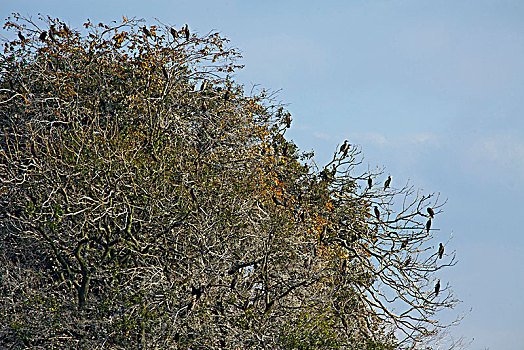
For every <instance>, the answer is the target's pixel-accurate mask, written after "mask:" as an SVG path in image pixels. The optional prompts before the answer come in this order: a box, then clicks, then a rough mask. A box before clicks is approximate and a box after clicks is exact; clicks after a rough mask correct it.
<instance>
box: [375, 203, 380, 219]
mask: <svg viewBox="0 0 524 350" xmlns="http://www.w3.org/2000/svg"><path fill="white" fill-rule="evenodd" d="M375 216H376V217H377V220H380V211H379V210H378V207H377V206H376V205H375Z"/></svg>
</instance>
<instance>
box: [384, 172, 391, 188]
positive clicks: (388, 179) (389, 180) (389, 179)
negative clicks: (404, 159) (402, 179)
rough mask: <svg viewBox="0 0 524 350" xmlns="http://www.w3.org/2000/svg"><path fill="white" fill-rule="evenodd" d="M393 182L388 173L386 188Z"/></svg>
mask: <svg viewBox="0 0 524 350" xmlns="http://www.w3.org/2000/svg"><path fill="white" fill-rule="evenodd" d="M390 184H391V175H388V178H387V180H386V182H384V190H385V189H386V188H388V187H389V185H390Z"/></svg>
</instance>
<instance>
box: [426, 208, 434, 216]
mask: <svg viewBox="0 0 524 350" xmlns="http://www.w3.org/2000/svg"><path fill="white" fill-rule="evenodd" d="M426 210H427V211H428V214H429V217H430V218H432V219H433V217H434V216H435V212H434V211H433V208H431V207H428V209H426Z"/></svg>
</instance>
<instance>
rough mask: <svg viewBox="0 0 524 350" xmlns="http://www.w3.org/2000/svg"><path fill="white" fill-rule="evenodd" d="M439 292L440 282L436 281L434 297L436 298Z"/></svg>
mask: <svg viewBox="0 0 524 350" xmlns="http://www.w3.org/2000/svg"><path fill="white" fill-rule="evenodd" d="M439 291H440V280H437V284H435V296H436V297H438V292H439Z"/></svg>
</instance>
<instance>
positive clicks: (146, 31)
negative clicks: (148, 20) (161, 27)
mask: <svg viewBox="0 0 524 350" xmlns="http://www.w3.org/2000/svg"><path fill="white" fill-rule="evenodd" d="M142 31H143V32H144V34H145V35H146V36H148V37H149V36H151V32H150V31H149V29H147V27H146V26H143V27H142Z"/></svg>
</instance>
